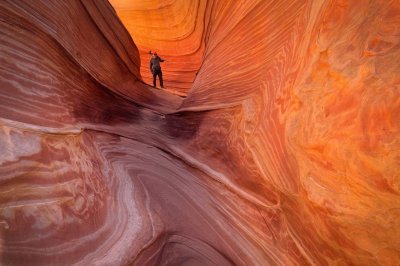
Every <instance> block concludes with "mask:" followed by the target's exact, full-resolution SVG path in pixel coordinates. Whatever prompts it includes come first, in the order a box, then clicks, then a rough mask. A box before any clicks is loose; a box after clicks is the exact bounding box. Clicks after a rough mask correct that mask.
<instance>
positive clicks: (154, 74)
mask: <svg viewBox="0 0 400 266" xmlns="http://www.w3.org/2000/svg"><path fill="white" fill-rule="evenodd" d="M156 78H157V71H153V87H154V88H155V87H156Z"/></svg>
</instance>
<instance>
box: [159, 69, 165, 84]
mask: <svg viewBox="0 0 400 266" xmlns="http://www.w3.org/2000/svg"><path fill="white" fill-rule="evenodd" d="M158 78H159V79H160V86H161V88H164V83H163V79H162V71H161V70H160V72H159V73H158Z"/></svg>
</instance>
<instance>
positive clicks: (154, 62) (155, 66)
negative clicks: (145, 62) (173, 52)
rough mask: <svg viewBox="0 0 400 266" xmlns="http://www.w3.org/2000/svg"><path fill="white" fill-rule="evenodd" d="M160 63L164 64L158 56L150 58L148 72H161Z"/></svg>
mask: <svg viewBox="0 0 400 266" xmlns="http://www.w3.org/2000/svg"><path fill="white" fill-rule="evenodd" d="M160 62H164V60H163V59H161V58H160V57H159V56H158V55H156V56H155V57H152V58H151V59H150V71H151V72H152V73H153V72H154V71H159V70H161V66H160Z"/></svg>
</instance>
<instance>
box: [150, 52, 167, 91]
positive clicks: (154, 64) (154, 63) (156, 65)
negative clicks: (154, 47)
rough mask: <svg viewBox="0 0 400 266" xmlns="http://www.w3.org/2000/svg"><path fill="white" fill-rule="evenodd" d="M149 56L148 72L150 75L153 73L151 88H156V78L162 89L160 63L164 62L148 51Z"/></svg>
mask: <svg viewBox="0 0 400 266" xmlns="http://www.w3.org/2000/svg"><path fill="white" fill-rule="evenodd" d="M150 54H151V59H150V71H151V73H153V87H154V88H155V87H156V78H157V76H158V78H159V79H160V86H161V88H164V84H163V78H162V71H161V65H160V63H161V62H164V61H165V60H163V59H161V57H159V56H158V55H157V53H156V52H154V53H152V52H151V51H150Z"/></svg>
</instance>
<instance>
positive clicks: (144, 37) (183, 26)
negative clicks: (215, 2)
mask: <svg viewBox="0 0 400 266" xmlns="http://www.w3.org/2000/svg"><path fill="white" fill-rule="evenodd" d="M211 2H212V1H198V0H162V1H160V0H147V1H125V0H111V1H110V3H111V4H112V5H113V7H114V8H115V11H116V12H117V14H118V16H119V17H120V19H121V20H122V22H123V23H124V25H125V26H126V28H127V30H128V31H129V33H130V34H131V35H132V38H133V40H134V42H135V44H136V45H137V46H138V48H139V53H140V57H141V58H142V61H141V69H140V72H141V73H142V76H143V79H144V80H145V81H146V82H147V83H149V84H152V82H153V76H152V74H151V72H150V68H149V60H150V55H149V51H150V50H152V51H156V52H157V53H158V54H159V55H160V57H161V58H163V59H165V60H167V61H166V62H164V63H162V69H163V76H164V81H165V82H164V83H165V89H166V90H167V91H169V92H171V93H173V94H177V95H182V96H185V95H187V93H188V91H189V89H190V88H191V86H192V84H193V81H194V79H195V78H196V74H197V72H198V70H199V68H200V66H201V63H202V59H203V55H204V52H205V43H206V39H207V36H206V34H207V29H208V28H209V27H208V22H206V21H205V20H206V19H208V18H209V16H210V13H211V11H212V7H211V5H212V3H211ZM157 84H158V81H157ZM158 86H159V85H158Z"/></svg>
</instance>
